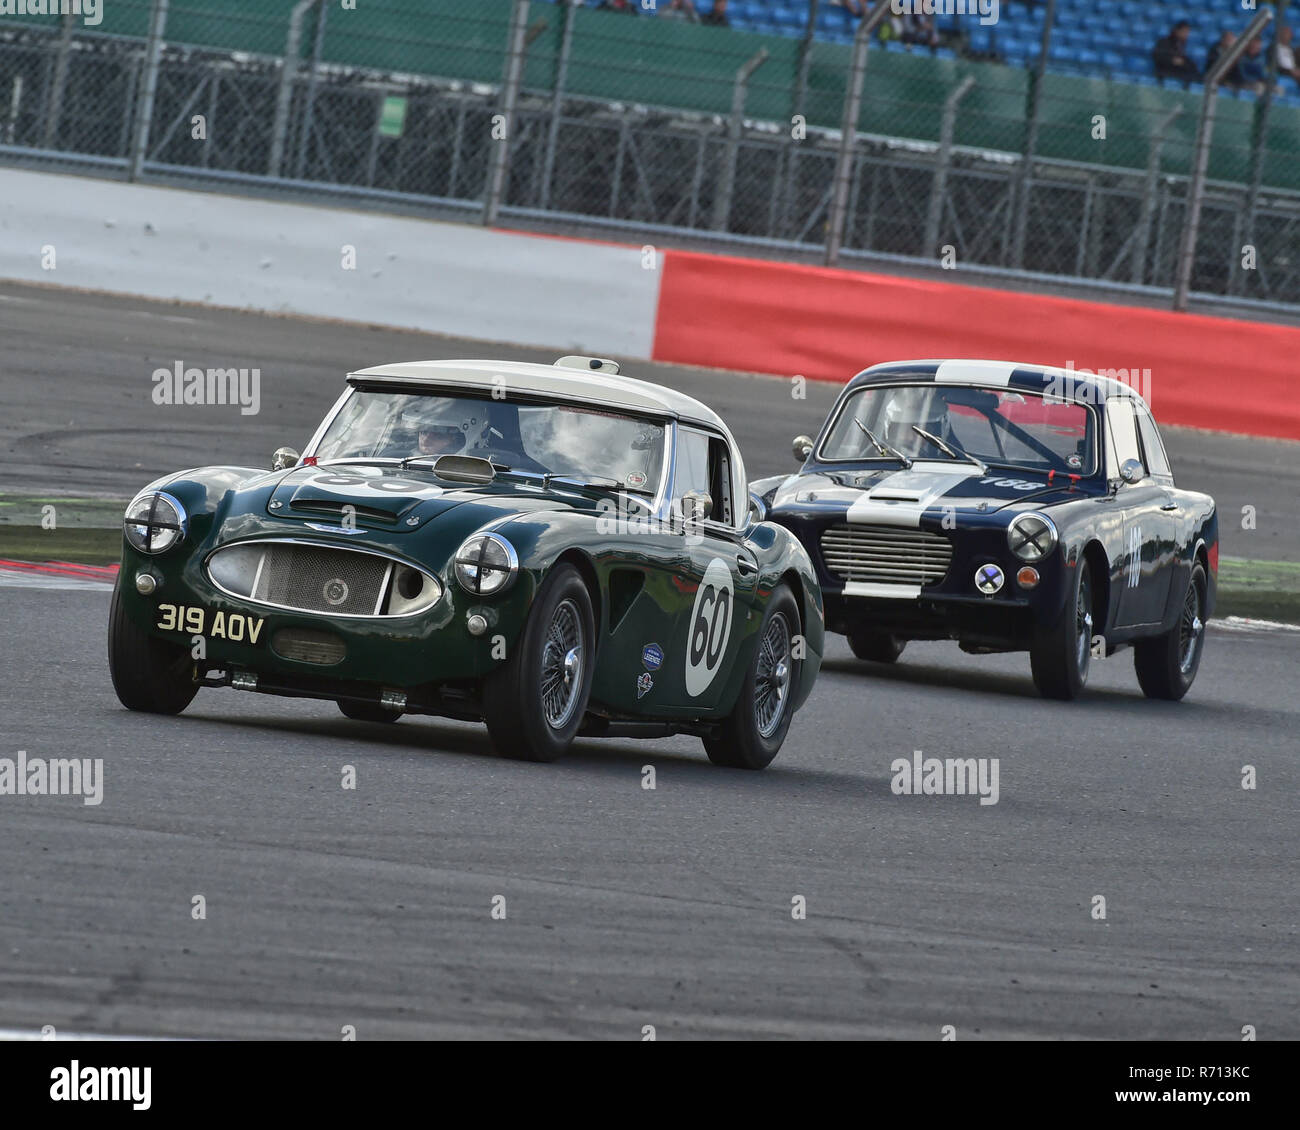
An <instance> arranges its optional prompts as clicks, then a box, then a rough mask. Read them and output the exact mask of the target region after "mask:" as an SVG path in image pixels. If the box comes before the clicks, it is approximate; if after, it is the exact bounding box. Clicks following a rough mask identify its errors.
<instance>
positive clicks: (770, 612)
mask: <svg viewBox="0 0 1300 1130" xmlns="http://www.w3.org/2000/svg"><path fill="white" fill-rule="evenodd" d="M798 631H799V607H798V605H797V604H795V601H794V596H793V595H792V594H791V592H790V590H789V588H787V587H786V586H785V585H779V586H778V587H777V588H776V589H775V590H774V591H773V593H772V598H771V600H769V601H768V605H767V611H766V612H765V613H764V615H763V624H762V626H761V627H760V628H759V630H758V645H757V646H756V647H755V649H754V658H753V659H751V660H750V663H749V670H748V671H747V672H746V673H745V681H744V683H743V684H742V685H741V688H740V695H739V697H738V698H737V699H736V705H735V707H734V708H733V709H732V711H731V714H730V715H728V716H727V718H726V719H725V720H724V721H723V723H722V726H721V728H720V731H719V733H718V736H717V737H713V738H705V739H704V749H705V752H707V753H708V755H709V760H710V761H712V762H713V764H714V765H725V766H726V767H728V768H730V769H764V768H766V767H767V766H768V765H770V764H771V762H772V759H773V758H774V757H776V755H777V753H778V752H779V751H780V749H781V744H782V743H783V742H784V741H785V735H786V731H788V730H789V729H790V719H791V717H792V715H793V713H794V711H793V709H792V706H791V704H792V703H793V701H794V695H795V691H796V688H797V687H798V686H799V667H800V663H801V661H800V660H799V659H796V658H795V638H796V636H797V634H798Z"/></svg>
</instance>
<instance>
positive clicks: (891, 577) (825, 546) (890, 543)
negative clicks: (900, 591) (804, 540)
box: [821, 522, 952, 585]
mask: <svg viewBox="0 0 1300 1130" xmlns="http://www.w3.org/2000/svg"><path fill="white" fill-rule="evenodd" d="M821 551H822V560H823V561H825V563H826V569H827V571H828V572H829V573H830V574H831V575H832V576H835V577H838V578H840V579H841V580H844V581H866V582H869V583H874V584H897V585H930V584H934V582H936V581H940V580H942V579H943V577H944V574H946V573H947V572H948V566H949V564H950V563H951V562H952V544H951V543H950V542H949V541H948V539H947V538H944V537H940V536H939V535H938V534H933V533H930V532H929V531H928V530H916V529H908V528H904V527H898V526H855V525H849V524H848V523H847V522H841V523H840V524H839V525H836V526H831V527H829V528H828V529H827V530H825V531H824V532H823V533H822V540H821Z"/></svg>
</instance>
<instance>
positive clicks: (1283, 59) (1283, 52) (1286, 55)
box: [1277, 24, 1300, 83]
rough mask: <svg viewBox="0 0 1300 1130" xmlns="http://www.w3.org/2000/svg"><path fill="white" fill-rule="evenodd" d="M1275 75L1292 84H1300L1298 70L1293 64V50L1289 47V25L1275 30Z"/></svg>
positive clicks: (1299, 72) (1294, 63) (1299, 71)
mask: <svg viewBox="0 0 1300 1130" xmlns="http://www.w3.org/2000/svg"><path fill="white" fill-rule="evenodd" d="M1277 73H1278V74H1279V75H1285V76H1286V77H1287V78H1289V79H1290V80H1291V81H1292V82H1297V83H1300V69H1297V67H1296V62H1295V49H1294V48H1292V46H1291V25H1290V24H1287V26H1286V27H1280V28H1278V29H1277Z"/></svg>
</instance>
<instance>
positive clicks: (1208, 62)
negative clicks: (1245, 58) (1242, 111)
mask: <svg viewBox="0 0 1300 1130" xmlns="http://www.w3.org/2000/svg"><path fill="white" fill-rule="evenodd" d="M1236 42H1237V37H1236V35H1234V34H1233V33H1232V32H1230V31H1227V30H1226V29H1225V30H1224V33H1223V34H1222V35H1221V36H1219V42H1218V43H1216V44H1215V45H1214V46H1213V47H1211V48H1210V50H1209V51H1208V52H1207V53H1206V56H1205V73H1206V74H1207V75H1208V74H1209V73H1210V72H1211V71H1212V70H1214V64H1215V63H1217V62H1218V61H1219V56H1221V55H1222V54H1223V53H1224V52H1225V51H1227V50H1228V49H1229V48H1231V47H1232V45H1233V44H1234V43H1236ZM1219 85H1220V86H1230V87H1232V88H1233V89H1234V90H1239V89H1240V88H1241V85H1242V77H1241V60H1240V59H1238V60H1237V61H1236V62H1235V63H1233V64H1232V66H1231V67H1229V68H1228V70H1227V73H1226V74H1224V76H1223V78H1222V79H1220V80H1219Z"/></svg>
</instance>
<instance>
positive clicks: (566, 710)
mask: <svg viewBox="0 0 1300 1130" xmlns="http://www.w3.org/2000/svg"><path fill="white" fill-rule="evenodd" d="M582 663H583V640H582V621H581V619H580V618H579V616H578V609H577V607H576V606H575V605H574V603H573V601H571V600H564V601H561V602H560V604H559V605H558V606H557V607H556V609H555V615H554V616H552V617H551V623H550V626H549V627H548V628H547V630H546V641H545V643H544V644H543V645H542V679H541V699H542V713H543V714H544V716H545V718H546V721H547V724H548V725H550V726H551V728H552V729H556V730H560V729H563V728H564V727H565V726H566V725H567V724H568V722H569V719H570V718H572V716H573V710H574V707H575V706H576V705H577V703H578V690H579V688H580V687H581V686H582Z"/></svg>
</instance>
